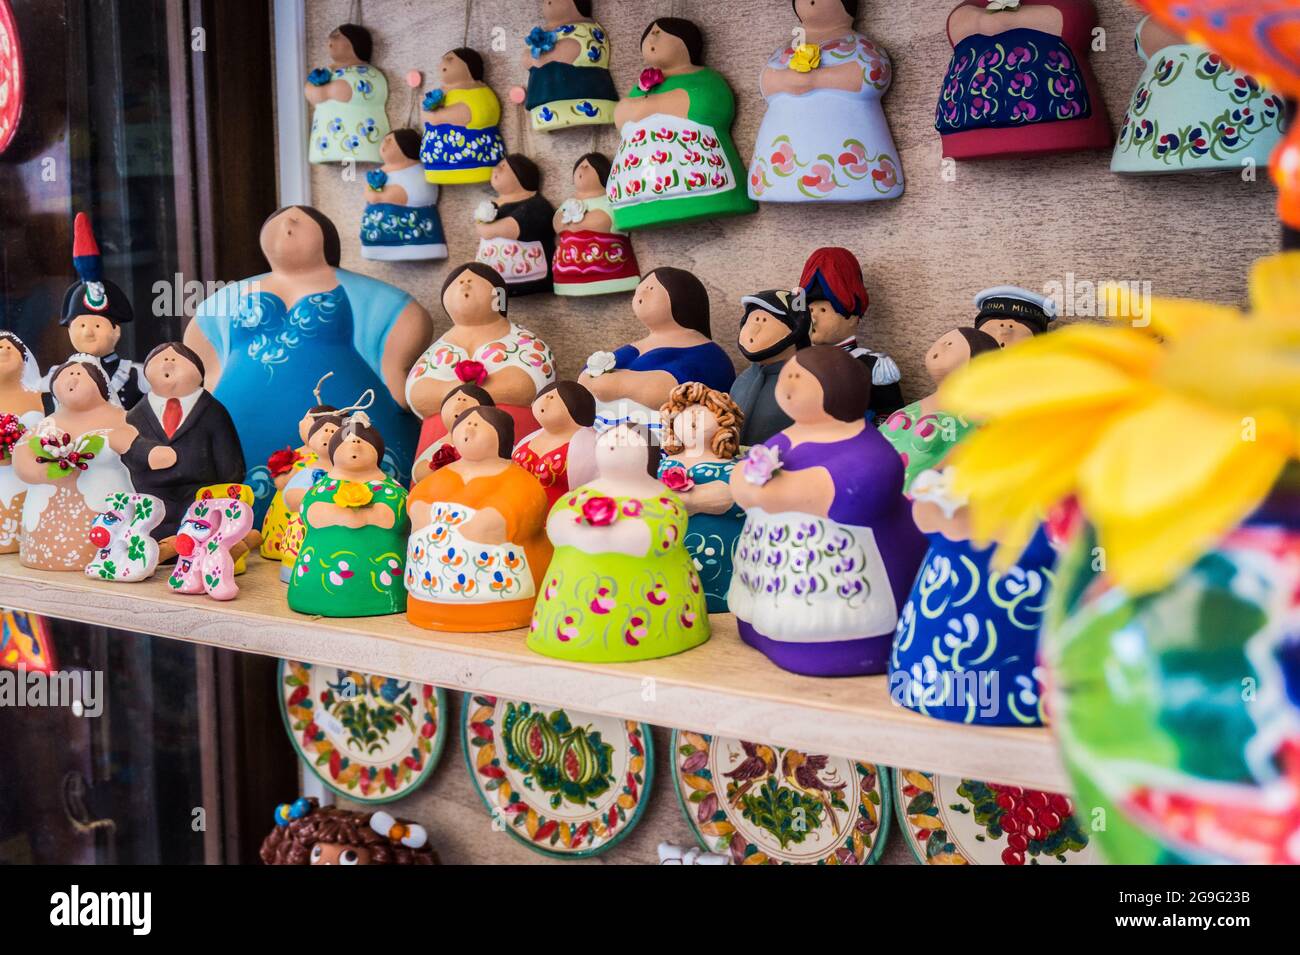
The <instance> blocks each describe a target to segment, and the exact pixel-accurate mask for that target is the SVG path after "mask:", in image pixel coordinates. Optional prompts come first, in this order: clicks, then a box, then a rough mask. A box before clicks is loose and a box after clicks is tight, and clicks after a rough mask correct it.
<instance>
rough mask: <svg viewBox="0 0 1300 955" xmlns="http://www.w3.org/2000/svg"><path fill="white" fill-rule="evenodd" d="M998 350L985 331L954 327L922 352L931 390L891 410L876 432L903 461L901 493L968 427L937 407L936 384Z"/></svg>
mask: <svg viewBox="0 0 1300 955" xmlns="http://www.w3.org/2000/svg"><path fill="white" fill-rule="evenodd" d="M999 347H1001V346H1000V345H999V344H998V341H997V339H995V338H994V337H993V336H992V335H990V334H988V333H987V332H982V331H979V330H978V329H974V328H954V329H953V330H952V331H950V332H946V333H945V334H944V335H943V337H941V338H940V339H939V340H938V341H936V342H935V343H934V344H933V345H931V346H930V347H929V349H928V350H927V351H926V353H925V370H926V372H927V373H928V374H929V376H930V380H931V381H933V382H934V385H935V390H934V391H932V392H930V394H928V395H926V396H925V397H924V398H921V399H920V400H918V401H913V402H912V403H911V404H910V405H908V406H907V407H906V408H900V409H899V410H897V411H895V412H894V413H893V414H891V415H890V416H889V417H888V418H886V419H885V423H884V424H882V425H881V426H880V433H881V434H883V435H884V436H885V438H886V440H888V441H889V443H890V444H892V445H893V446H894V450H895V451H897V452H898V456H899V457H900V458H902V460H903V469H904V478H903V492H904V493H908V492H910V491H911V488H912V482H913V481H914V480H915V479H916V476H917V475H918V474H920V473H921V472H922V471H925V470H927V469H929V468H933V467H935V466H937V465H938V464H939V462H941V461H942V460H943V458H944V456H945V455H947V453H948V451H949V450H950V449H951V448H952V446H953V445H955V444H956V443H957V442H958V441H960V440H961V439H962V438H963V437H964V436H965V435H966V433H967V432H968V431H969V430H970V428H971V425H970V422H968V421H967V420H966V419H965V418H962V417H959V416H958V415H953V414H947V413H946V412H945V411H944V410H943V409H942V408H941V407H940V406H939V399H938V386H939V384H940V383H941V382H942V381H943V380H944V379H945V378H947V377H948V375H950V374H951V373H952V372H954V371H956V370H957V369H958V368H961V367H962V366H964V365H965V364H966V363H967V362H969V361H970V360H971V359H972V358H974V357H975V356H976V355H981V354H983V353H985V352H991V351H997V350H998V348H999Z"/></svg>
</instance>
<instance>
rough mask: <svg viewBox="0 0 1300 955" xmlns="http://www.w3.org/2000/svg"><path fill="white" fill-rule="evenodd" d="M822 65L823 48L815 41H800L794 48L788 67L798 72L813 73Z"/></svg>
mask: <svg viewBox="0 0 1300 955" xmlns="http://www.w3.org/2000/svg"><path fill="white" fill-rule="evenodd" d="M821 65H822V48H821V47H819V46H818V45H817V44H815V43H800V44H799V45H798V46H796V47H795V48H794V53H793V54H792V55H791V57H790V62H789V63H788V64H786V66H787V68H788V69H791V70H794V71H795V72H796V73H811V72H812V71H813V70H815V69H817V67H819V66H821Z"/></svg>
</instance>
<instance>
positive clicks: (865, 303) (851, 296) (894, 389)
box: [799, 246, 903, 421]
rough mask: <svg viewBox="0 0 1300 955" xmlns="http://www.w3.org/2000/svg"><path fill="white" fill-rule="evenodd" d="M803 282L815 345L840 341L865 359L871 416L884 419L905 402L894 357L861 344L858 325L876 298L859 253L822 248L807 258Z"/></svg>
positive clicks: (872, 418) (857, 355)
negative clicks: (865, 279) (873, 298)
mask: <svg viewBox="0 0 1300 955" xmlns="http://www.w3.org/2000/svg"><path fill="white" fill-rule="evenodd" d="M799 286H800V287H801V288H802V289H803V290H804V300H805V302H806V304H807V306H808V313H809V316H810V317H811V319H812V330H811V332H810V337H811V339H812V343H813V344H814V345H837V346H838V347H840V348H842V349H844V350H845V351H846V352H848V353H849V354H850V355H852V356H853V357H854V358H856V359H857V360H858V361H860V362H862V364H863V366H864V367H865V368H866V369H867V374H868V375H869V376H870V378H871V397H870V399H869V400H868V404H867V417H868V420H871V421H883V420H884V419H885V418H886V417H888V416H889V415H891V414H893V413H894V412H895V411H897V410H898V409H899V408H901V407H902V406H903V391H902V386H901V385H900V383H899V382H900V379H901V377H902V376H901V375H900V373H899V371H898V365H896V364H895V363H894V359H892V358H890V357H889V356H888V355H886V354H884V353H883V352H878V351H872V350H871V349H870V348H866V347H864V346H862V345H859V344H858V329H859V328H860V326H861V325H862V320H863V318H864V317H865V316H866V314H867V308H868V307H869V306H870V304H871V299H870V297H869V296H868V295H867V286H866V283H865V282H864V281H863V279H862V267H861V266H860V265H858V259H857V256H855V255H854V254H853V253H852V252H850V251H849V250H848V249H844V248H840V247H838V246H827V247H824V248H821V249H817V250H816V251H815V252H813V253H812V255H810V256H808V261H807V262H805V263H804V267H803V274H802V275H801V276H800V277H799Z"/></svg>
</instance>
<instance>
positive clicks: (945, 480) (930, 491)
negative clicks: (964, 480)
mask: <svg viewBox="0 0 1300 955" xmlns="http://www.w3.org/2000/svg"><path fill="white" fill-rule="evenodd" d="M954 473H955V472H954V471H953V469H952V468H951V467H946V468H943V469H942V470H939V469H937V468H926V469H925V470H924V471H922V472H921V473H920V474H918V475H917V476H916V477H915V478H914V479H913V480H912V486H911V488H910V489H909V491H908V493H909V494H910V495H911V496H912V500H914V501H927V502H929V503H931V504H933V505H935V506H936V507H938V508H939V510H941V511H943V516H944V517H946V518H948V519H949V520H951V519H952V516H953V515H954V514H956V513H957V512H958V511H959V510H961V509H962V508H963V507H965V506H966V504H967V503H968V501H967V498H966V497H965V495H962V494H958V493H957V491H956V490H954V488H953V486H952V483H953V476H954Z"/></svg>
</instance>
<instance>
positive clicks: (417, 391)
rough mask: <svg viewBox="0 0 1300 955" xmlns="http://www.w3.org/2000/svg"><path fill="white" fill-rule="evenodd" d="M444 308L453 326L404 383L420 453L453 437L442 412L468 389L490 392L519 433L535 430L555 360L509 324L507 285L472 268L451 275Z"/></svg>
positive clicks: (479, 266) (482, 268)
mask: <svg viewBox="0 0 1300 955" xmlns="http://www.w3.org/2000/svg"><path fill="white" fill-rule="evenodd" d="M441 301H442V307H443V309H444V310H445V311H446V312H447V316H448V317H449V318H450V319H451V323H452V327H451V329H450V330H449V331H448V332H447V333H446V334H445V335H443V336H442V337H441V338H439V339H438V340H437V341H435V342H434V343H433V344H432V345H430V346H429V348H428V349H427V350H426V351H425V352H424V354H423V355H421V356H420V357H419V360H418V361H415V362H413V363H412V367H411V373H410V375H409V376H407V380H406V399H407V401H408V402H409V403H410V406H411V410H413V411H414V412H415V413H416V414H418V415H419V416H420V417H422V418H423V419H424V427H423V428H421V430H420V452H421V453H423V452H424V450H425V449H426V448H427V447H429V445H431V444H433V443H434V442H435V441H437V440H438V439H439V438H441V437H442V436H443V435H444V434H446V433H447V432H446V427H445V426H444V425H443V422H442V418H441V417H440V416H439V414H438V412H439V411H440V410H441V408H442V402H443V399H444V398H446V397H447V395H448V394H449V393H450V392H451V391H453V390H454V389H455V388H457V387H459V386H460V385H461V384H465V383H468V384H474V385H478V386H480V387H481V388H483V389H485V390H486V391H487V392H488V394H490V395H491V396H492V398H493V400H494V401H495V402H496V404H497V407H499V408H501V409H503V410H504V411H506V412H507V413H509V415H510V417H511V418H513V419H514V422H515V433H516V434H531V433H532V432H534V431H536V430H537V419H535V418H534V417H533V412H532V403H533V399H534V398H536V397H537V392H538V391H539V390H541V389H542V388H545V387H546V386H547V385H549V384H550V383H551V382H552V381H554V380H555V359H554V357H553V356H552V355H551V349H550V348H549V347H548V346H547V344H546V342H544V341H542V340H541V339H540V338H538V337H537V336H536V335H534V334H533V333H532V332H530V331H529V330H528V329H526V328H524V327H523V326H521V325H516V324H515V323H514V322H512V321H510V320H509V319H507V318H506V310H507V306H508V302H509V296H508V294H507V292H506V283H505V280H504V279H503V278H502V277H501V276H500V274H498V273H497V271H496V270H495V269H493V268H491V267H490V266H487V265H484V264H483V263H481V262H468V263H466V264H464V265H461V266H459V267H457V268H454V269H452V270H451V272H450V273H449V274H448V275H447V279H446V281H444V282H443V284H442V295H441Z"/></svg>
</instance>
